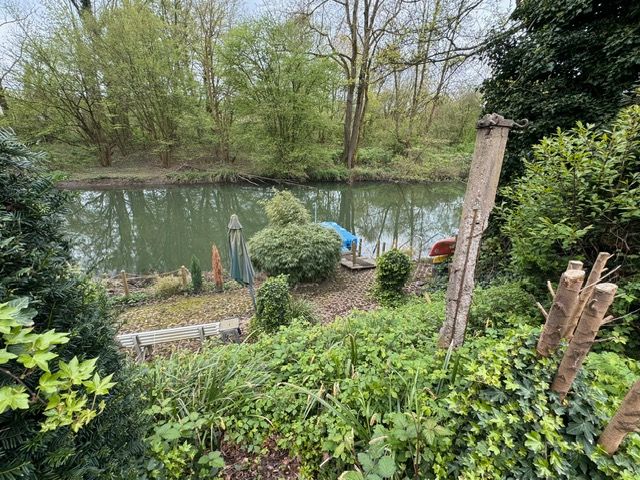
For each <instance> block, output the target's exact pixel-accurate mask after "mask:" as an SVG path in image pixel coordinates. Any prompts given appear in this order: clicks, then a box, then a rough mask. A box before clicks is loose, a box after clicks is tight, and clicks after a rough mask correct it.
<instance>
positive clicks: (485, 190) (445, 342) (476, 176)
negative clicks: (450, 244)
mask: <svg viewBox="0 0 640 480" xmlns="http://www.w3.org/2000/svg"><path fill="white" fill-rule="evenodd" d="M514 125H515V123H514V122H513V121H512V120H505V119H504V118H503V117H502V116H500V115H496V114H491V115H486V116H485V117H483V118H482V119H481V120H480V121H479V122H478V125H477V133H476V144H475V151H474V154H473V160H472V161H471V170H470V172H469V179H468V181H467V191H466V193H465V196H464V204H463V207H462V217H461V219H460V228H459V233H458V239H457V241H456V249H455V254H454V256H453V262H452V265H451V270H450V275H449V285H448V287H447V312H446V319H445V322H444V324H443V325H442V328H441V329H440V338H439V340H438V345H439V346H440V347H441V348H449V347H450V346H453V347H454V348H456V347H458V346H460V345H462V343H463V342H464V335H465V332H466V330H467V317H468V315H469V308H470V307H471V296H472V294H473V287H474V283H475V280H474V272H475V267H476V263H477V260H478V253H479V251H480V243H481V240H482V232H484V230H485V228H486V227H487V223H488V220H489V214H490V213H491V210H492V209H493V205H494V202H495V197H496V191H497V189H498V181H499V179H500V170H501V169H502V161H503V158H504V149H505V146H506V144H507V138H508V136H509V129H510V128H511V127H513V126H514Z"/></svg>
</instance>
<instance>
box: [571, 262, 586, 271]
mask: <svg viewBox="0 0 640 480" xmlns="http://www.w3.org/2000/svg"><path fill="white" fill-rule="evenodd" d="M582 267H584V264H583V263H582V262H581V261H580V260H569V264H568V265H567V271H568V270H582Z"/></svg>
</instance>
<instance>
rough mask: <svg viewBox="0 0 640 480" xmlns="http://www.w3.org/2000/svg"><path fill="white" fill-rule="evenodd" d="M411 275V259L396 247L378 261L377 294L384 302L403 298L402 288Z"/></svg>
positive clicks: (392, 301)
mask: <svg viewBox="0 0 640 480" xmlns="http://www.w3.org/2000/svg"><path fill="white" fill-rule="evenodd" d="M410 275H411V259H410V258H409V256H408V255H407V254H406V253H403V252H401V251H400V250H398V249H396V248H394V249H392V250H389V251H388V252H386V253H384V254H383V255H381V256H380V257H379V258H378V261H377V262H376V285H375V295H376V297H377V298H378V299H379V300H380V301H381V302H382V303H394V302H397V301H398V300H399V299H400V298H402V295H403V293H402V289H403V288H404V286H405V285H406V283H407V281H408V280H409V276H410Z"/></svg>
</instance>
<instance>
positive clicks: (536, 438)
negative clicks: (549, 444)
mask: <svg viewBox="0 0 640 480" xmlns="http://www.w3.org/2000/svg"><path fill="white" fill-rule="evenodd" d="M525 437H526V438H527V440H525V442H524V446H525V447H527V448H528V449H529V450H531V451H533V452H539V451H541V450H542V449H543V448H544V444H543V443H542V439H541V437H540V434H539V433H538V432H529V433H527V434H525Z"/></svg>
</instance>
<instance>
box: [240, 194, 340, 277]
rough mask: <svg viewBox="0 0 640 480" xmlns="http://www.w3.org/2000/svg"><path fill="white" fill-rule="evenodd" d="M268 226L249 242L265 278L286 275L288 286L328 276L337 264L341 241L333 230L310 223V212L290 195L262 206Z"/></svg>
mask: <svg viewBox="0 0 640 480" xmlns="http://www.w3.org/2000/svg"><path fill="white" fill-rule="evenodd" d="M265 209H266V211H267V216H268V217H269V226H268V227H267V228H265V229H263V230H260V231H259V232H258V233H257V234H256V235H254V236H253V237H252V238H251V239H250V240H249V251H250V253H251V260H252V262H253V264H254V266H255V267H256V268H258V269H260V270H262V271H264V272H266V273H267V274H268V275H271V276H275V275H281V274H282V275H287V277H288V278H289V282H290V283H291V284H296V283H299V282H316V281H320V280H324V279H325V278H327V277H329V276H330V275H331V274H332V273H333V272H334V271H335V268H336V266H337V264H338V262H339V261H340V249H341V246H342V240H341V239H340V236H339V235H338V234H337V233H336V232H335V231H333V230H331V229H328V228H325V227H322V226H320V225H317V224H311V223H308V222H309V218H310V216H309V213H308V212H307V211H306V210H305V209H304V206H303V205H302V204H301V203H300V202H299V201H298V200H297V199H296V198H295V197H294V196H293V195H292V194H291V193H289V192H286V191H283V192H278V193H277V194H276V195H275V196H274V197H273V198H272V199H271V200H270V201H269V202H267V204H266V205H265Z"/></svg>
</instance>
